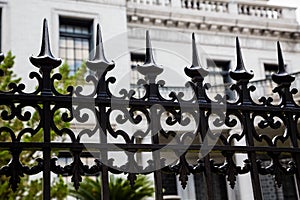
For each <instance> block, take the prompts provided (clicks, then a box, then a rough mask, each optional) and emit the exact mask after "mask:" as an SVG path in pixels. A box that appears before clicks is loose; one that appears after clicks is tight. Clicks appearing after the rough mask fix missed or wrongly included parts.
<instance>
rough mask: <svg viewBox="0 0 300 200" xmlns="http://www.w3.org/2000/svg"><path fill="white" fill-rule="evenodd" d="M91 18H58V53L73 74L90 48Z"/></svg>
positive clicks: (85, 58) (86, 56) (87, 54)
mask: <svg viewBox="0 0 300 200" xmlns="http://www.w3.org/2000/svg"><path fill="white" fill-rule="evenodd" d="M92 24H93V20H86V19H85V20H81V19H73V18H64V17H60V18H59V55H60V57H61V58H62V59H63V60H64V61H66V62H67V63H68V65H69V66H70V73H71V74H74V73H75V72H76V70H77V69H78V68H79V67H80V66H81V64H82V61H83V60H87V59H88V58H89V53H90V52H91V49H92V44H93V42H92V39H93V30H92V27H93V26H92Z"/></svg>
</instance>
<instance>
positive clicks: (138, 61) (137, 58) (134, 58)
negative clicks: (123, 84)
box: [130, 52, 145, 85]
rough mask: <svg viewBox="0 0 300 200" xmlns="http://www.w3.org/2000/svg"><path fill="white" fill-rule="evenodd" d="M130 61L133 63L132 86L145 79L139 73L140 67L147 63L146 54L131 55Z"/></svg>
mask: <svg viewBox="0 0 300 200" xmlns="http://www.w3.org/2000/svg"><path fill="white" fill-rule="evenodd" d="M130 61H131V79H130V84H131V85H136V84H137V82H138V80H139V79H142V78H143V75H142V74H140V73H139V72H138V71H137V66H138V65H143V64H144V62H145V54H144V53H133V52H131V53H130Z"/></svg>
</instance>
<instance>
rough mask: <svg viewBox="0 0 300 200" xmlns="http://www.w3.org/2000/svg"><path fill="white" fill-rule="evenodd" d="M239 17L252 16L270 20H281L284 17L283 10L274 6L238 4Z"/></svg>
mask: <svg viewBox="0 0 300 200" xmlns="http://www.w3.org/2000/svg"><path fill="white" fill-rule="evenodd" d="M238 14H239V15H250V16H255V17H263V18H269V19H279V18H280V17H281V15H282V9H281V8H278V7H273V6H266V5H263V6H261V5H255V4H245V3H239V4H238Z"/></svg>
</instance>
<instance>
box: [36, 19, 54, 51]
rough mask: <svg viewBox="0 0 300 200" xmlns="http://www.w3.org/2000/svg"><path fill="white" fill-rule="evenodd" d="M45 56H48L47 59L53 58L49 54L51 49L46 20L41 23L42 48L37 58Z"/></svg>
mask: <svg viewBox="0 0 300 200" xmlns="http://www.w3.org/2000/svg"><path fill="white" fill-rule="evenodd" d="M45 55H48V56H49V57H54V56H53V55H52V52H51V49H50V41H49V32H48V23H47V20H46V19H44V22H43V39H42V47H41V51H40V54H39V55H38V56H45Z"/></svg>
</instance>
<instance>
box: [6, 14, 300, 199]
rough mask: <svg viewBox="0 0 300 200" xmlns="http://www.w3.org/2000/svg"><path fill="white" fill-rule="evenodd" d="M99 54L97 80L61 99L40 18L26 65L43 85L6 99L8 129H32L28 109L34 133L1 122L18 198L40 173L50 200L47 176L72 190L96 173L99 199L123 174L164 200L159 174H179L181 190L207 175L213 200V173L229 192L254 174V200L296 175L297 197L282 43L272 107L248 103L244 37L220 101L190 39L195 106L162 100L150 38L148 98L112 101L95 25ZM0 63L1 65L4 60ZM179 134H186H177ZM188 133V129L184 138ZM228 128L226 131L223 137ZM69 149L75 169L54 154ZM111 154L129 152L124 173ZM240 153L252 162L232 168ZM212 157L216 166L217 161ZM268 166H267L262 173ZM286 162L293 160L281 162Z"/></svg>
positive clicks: (295, 134)
mask: <svg viewBox="0 0 300 200" xmlns="http://www.w3.org/2000/svg"><path fill="white" fill-rule="evenodd" d="M95 46H96V50H95V55H94V58H93V59H92V60H89V61H87V63H86V64H87V67H88V68H89V69H90V70H91V71H93V72H94V73H92V74H91V75H88V76H87V77H86V82H87V83H89V91H85V89H86V87H82V86H75V85H74V86H69V87H68V89H67V91H66V93H65V94H61V93H60V92H59V91H58V89H57V88H56V87H55V84H54V83H55V82H56V81H63V80H61V79H62V76H61V75H60V74H59V73H55V70H54V69H55V68H57V67H59V66H60V65H61V59H59V58H56V57H54V56H53V54H52V53H51V49H50V42H49V35H48V27H47V21H46V20H44V26H43V36H42V45H41V50H40V53H39V54H38V56H32V57H30V62H31V63H32V64H33V65H34V66H35V67H37V68H38V69H39V73H37V72H31V73H30V74H29V77H30V78H31V79H35V80H36V81H37V83H38V87H37V88H36V89H35V91H34V92H32V93H26V92H25V85H24V84H10V85H9V88H10V90H9V91H1V92H0V104H1V119H2V120H3V121H6V122H8V121H10V120H12V119H18V120H20V121H22V122H24V123H25V122H28V121H29V120H30V119H31V118H32V117H33V114H32V113H33V112H32V110H34V111H35V113H36V114H37V115H38V123H36V125H35V126H33V127H26V128H24V129H22V130H21V131H18V132H15V131H13V130H12V129H11V128H9V127H7V126H4V125H2V124H1V127H0V134H5V133H6V134H9V136H10V139H11V141H2V142H0V149H1V151H3V150H9V152H10V154H11V160H10V162H9V163H7V164H6V165H5V166H3V167H2V168H1V169H0V174H1V175H5V176H7V177H9V178H10V179H9V184H10V186H11V188H12V189H13V190H16V189H17V187H18V185H19V184H20V180H21V178H22V177H23V176H24V175H33V174H38V173H40V172H42V173H43V195H44V199H50V181H51V172H53V173H55V174H60V175H65V176H70V177H71V180H72V182H73V185H74V187H75V189H78V188H79V187H80V182H81V181H82V176H85V175H93V174H99V173H100V175H101V179H102V187H103V188H102V191H103V194H102V198H103V199H109V193H108V192H107V191H109V189H108V182H109V178H108V175H109V172H110V173H113V174H120V173H125V174H127V175H128V179H129V181H130V183H131V185H134V182H135V180H136V176H137V175H138V174H150V173H153V174H154V180H155V195H156V196H155V198H156V199H158V200H159V199H162V198H163V190H162V178H161V173H172V174H176V175H177V177H178V179H179V181H180V182H181V185H182V187H183V188H185V187H186V186H187V182H188V181H189V180H188V177H189V175H191V174H198V173H204V177H205V178H204V179H205V182H206V186H205V188H206V189H207V193H206V194H207V197H208V199H213V198H214V195H213V194H214V191H213V190H214V188H213V186H212V184H211V183H212V176H213V174H215V173H218V174H222V175H223V176H226V179H227V181H228V183H229V185H230V186H231V187H232V188H234V187H235V185H236V179H237V176H238V175H241V174H247V173H249V174H250V175H251V181H252V187H253V195H254V198H255V199H258V200H259V199H262V191H261V186H260V179H259V175H268V174H269V175H273V176H274V177H275V180H276V183H277V185H278V186H281V185H282V180H283V177H284V176H288V175H290V176H295V177H296V178H295V179H296V180H297V183H296V185H297V186H298V187H297V188H298V190H299V186H300V149H299V146H298V145H299V139H300V135H299V129H298V127H297V125H298V123H299V118H300V108H299V105H298V104H297V103H296V102H295V100H294V97H293V95H294V94H296V93H297V92H298V91H297V89H294V88H291V84H292V82H293V81H294V79H295V78H294V77H293V76H291V75H289V74H288V73H287V72H286V71H285V64H284V60H283V55H282V51H281V48H280V44H279V42H278V44H277V48H278V49H277V50H278V65H279V69H278V72H277V73H275V74H273V75H272V80H273V81H274V82H275V83H276V84H277V87H276V88H274V90H273V92H274V93H277V94H278V95H279V96H280V102H279V103H274V102H273V99H272V98H271V97H268V98H267V97H261V98H260V99H259V101H258V102H256V101H254V100H253V99H252V96H251V92H253V91H254V90H255V89H256V88H255V86H253V85H252V84H251V83H250V82H249V81H250V80H251V79H252V78H253V76H254V74H253V73H252V72H251V71H247V70H246V68H245V66H244V62H243V57H242V52H241V48H240V44H239V40H238V38H236V55H237V66H236V69H235V70H234V71H231V72H230V76H231V78H232V79H233V80H235V83H234V84H232V86H231V90H232V91H233V92H234V93H235V96H236V99H235V100H232V99H230V98H229V96H228V95H226V94H218V95H217V96H216V97H215V99H211V98H209V97H208V95H207V90H209V88H210V85H209V84H204V79H205V77H206V76H207V75H208V74H209V69H206V68H204V67H202V66H201V63H200V62H199V58H198V52H197V47H196V42H195V35H194V34H193V35H192V49H193V55H192V65H191V66H190V67H186V68H185V69H184V71H185V74H186V75H187V76H188V77H189V78H190V81H189V82H188V83H187V84H186V87H187V88H189V89H190V90H191V91H192V92H193V95H192V98H191V99H189V100H187V99H186V98H184V97H185V94H184V93H183V92H178V93H175V92H170V94H169V98H168V99H166V98H164V97H163V96H162V95H161V93H160V88H164V81H163V80H158V75H159V74H161V73H163V70H164V69H163V67H162V66H160V65H159V64H157V63H156V61H155V59H154V56H153V53H152V46H151V41H150V36H149V32H148V31H147V32H146V58H145V63H144V64H143V65H141V66H138V67H137V70H138V72H139V73H141V74H142V75H143V76H144V79H143V80H139V81H138V84H139V85H142V86H143V87H144V90H145V93H144V96H143V97H141V98H135V97H134V91H133V90H126V89H122V90H121V91H120V95H121V96H115V95H113V94H112V92H111V91H110V85H113V84H115V83H116V79H115V77H108V72H109V71H111V70H112V69H113V68H114V67H115V63H114V62H112V61H108V60H107V59H106V57H105V55H104V49H103V42H102V37H101V31H100V26H99V25H98V26H97V36H96V45H95ZM0 59H1V61H3V59H4V55H3V54H1V57H0ZM2 75H3V73H2ZM91 88H93V89H91ZM28 110H29V111H28ZM57 112H61V113H60V120H59V121H60V124H61V123H65V124H67V123H69V122H71V121H72V120H76V121H77V122H79V123H82V124H85V123H88V121H89V120H90V119H91V118H93V119H94V120H95V122H96V123H95V126H94V127H92V128H81V129H80V130H79V133H78V132H75V131H74V130H73V129H72V128H68V127H67V126H65V127H64V126H63V127H61V126H60V124H57V121H55V119H54V116H55V113H57ZM116 112H117V113H119V114H115V113H116ZM144 122H145V124H146V128H145V129H144V130H141V129H136V130H133V131H132V132H129V131H125V130H122V129H116V128H115V127H114V123H117V124H120V125H122V124H123V125H124V124H126V123H130V124H133V125H137V126H138V125H140V124H141V123H144ZM178 126H181V127H185V128H186V129H180V130H181V131H178V130H179V129H178V128H176V127H178ZM166 127H168V128H166ZM173 127H174V128H173ZM189 127H192V128H190V130H188V129H189ZM213 127H215V128H213ZM218 127H219V129H218ZM224 127H226V128H224ZM224 129H226V130H227V131H226V132H224V131H222V130H224ZM267 129H269V130H276V131H275V132H276V134H270V131H269V132H267V131H264V130H267ZM185 130H188V131H185ZM280 130H281V131H280ZM40 132H42V134H43V142H34V141H27V140H26V141H25V140H24V136H25V135H30V136H31V137H33V136H34V135H35V134H38V133H40ZM52 132H54V133H55V135H56V136H57V137H65V138H67V141H65V142H60V141H57V140H53V137H52ZM277 133H278V134H277ZM95 136H97V137H98V138H99V140H100V142H99V143H89V142H86V141H85V140H84V138H85V137H95ZM145 137H148V138H150V141H151V142H150V143H147V144H146V143H142V144H139V143H138V142H137V138H145ZM111 138H115V139H116V138H119V139H120V138H121V140H122V141H123V142H112V139H111ZM163 141H170V142H163ZM239 141H245V145H237V144H236V143H238V142H239ZM26 150H33V151H40V152H42V154H41V158H39V159H37V160H36V164H35V165H34V166H31V167H30V166H25V165H24V164H22V163H21V161H20V154H21V153H22V151H26ZM63 150H65V151H68V152H70V153H71V155H72V158H73V159H72V162H71V163H70V164H67V165H65V166H60V165H59V164H58V162H57V158H56V157H53V156H52V153H53V152H54V151H63ZM83 152H88V153H90V154H92V155H93V156H94V157H95V162H94V164H92V165H87V164H84V162H83V161H82V153H83ZM112 152H123V153H124V155H125V156H123V159H124V163H123V164H122V165H118V164H116V163H115V161H114V160H113V159H112V157H111V153H112ZM166 152H169V154H168V153H166ZM190 152H197V153H198V161H197V163H196V164H195V163H194V164H193V163H191V162H190V161H189V159H188V156H187V155H188V154H189V153H190ZM142 153H149V154H151V155H150V159H149V160H148V161H147V166H143V165H141V164H140V163H139V162H138V161H137V155H138V154H142ZM237 153H243V154H245V155H247V157H248V159H246V160H244V164H243V165H242V166H240V165H238V164H237V163H236V161H235V158H234V157H235V155H236V154H237ZM171 154H172V155H173V156H174V157H176V159H175V162H169V161H168V157H164V155H171ZM216 154H218V161H217V160H216V159H215V155H216ZM122 155H123V154H122ZM262 158H267V159H268V160H270V161H271V162H269V164H267V165H263V164H262ZM283 158H284V159H285V160H289V162H282V159H283ZM173 161H174V160H173ZM203 187H204V186H203ZM298 193H300V190H299V192H298Z"/></svg>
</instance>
